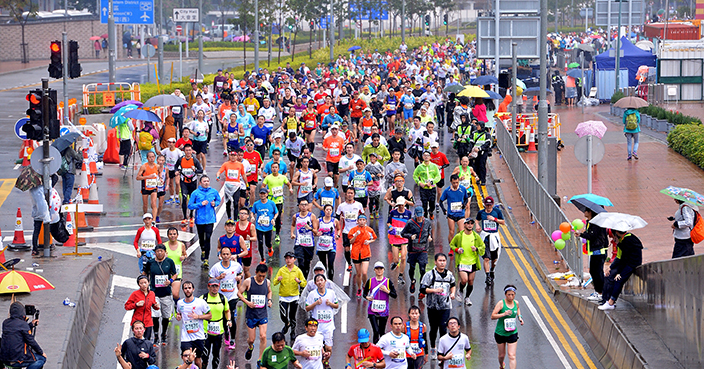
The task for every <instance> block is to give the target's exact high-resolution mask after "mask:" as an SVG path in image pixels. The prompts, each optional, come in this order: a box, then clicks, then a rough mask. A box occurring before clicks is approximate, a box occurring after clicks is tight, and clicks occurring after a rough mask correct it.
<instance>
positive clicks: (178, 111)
mask: <svg viewBox="0 0 704 369" xmlns="http://www.w3.org/2000/svg"><path fill="white" fill-rule="evenodd" d="M171 112H172V113H174V114H181V107H180V106H172V107H171Z"/></svg>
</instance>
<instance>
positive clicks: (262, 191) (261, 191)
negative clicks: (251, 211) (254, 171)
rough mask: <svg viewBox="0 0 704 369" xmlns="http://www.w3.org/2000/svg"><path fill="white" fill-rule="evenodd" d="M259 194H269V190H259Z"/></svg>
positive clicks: (264, 188)
mask: <svg viewBox="0 0 704 369" xmlns="http://www.w3.org/2000/svg"><path fill="white" fill-rule="evenodd" d="M259 193H269V190H267V188H266V187H262V188H260V189H259Z"/></svg>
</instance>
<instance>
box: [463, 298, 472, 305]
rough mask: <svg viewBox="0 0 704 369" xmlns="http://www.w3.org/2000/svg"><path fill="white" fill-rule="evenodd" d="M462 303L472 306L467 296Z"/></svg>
mask: <svg viewBox="0 0 704 369" xmlns="http://www.w3.org/2000/svg"><path fill="white" fill-rule="evenodd" d="M464 304H465V305H467V306H472V300H470V299H469V297H465V298H464Z"/></svg>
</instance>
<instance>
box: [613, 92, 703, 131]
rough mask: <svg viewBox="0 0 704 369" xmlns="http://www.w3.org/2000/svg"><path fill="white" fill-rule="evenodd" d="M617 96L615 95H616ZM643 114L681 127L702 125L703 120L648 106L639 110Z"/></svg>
mask: <svg viewBox="0 0 704 369" xmlns="http://www.w3.org/2000/svg"><path fill="white" fill-rule="evenodd" d="M614 95H615V94H614ZM638 111H640V113H641V114H647V115H649V116H651V117H653V118H656V119H662V120H666V121H668V122H669V123H672V124H675V125H680V124H702V121H701V119H699V118H697V117H692V116H689V115H684V114H682V113H680V112H678V111H672V110H667V109H663V108H661V107H659V106H655V105H648V106H646V107H643V108H640V109H638Z"/></svg>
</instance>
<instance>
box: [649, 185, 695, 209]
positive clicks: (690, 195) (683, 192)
mask: <svg viewBox="0 0 704 369" xmlns="http://www.w3.org/2000/svg"><path fill="white" fill-rule="evenodd" d="M660 193H664V194H665V195H667V196H670V197H672V198H673V199H677V200H681V201H684V202H686V203H688V204H690V205H694V206H704V196H702V195H700V194H699V193H697V192H694V191H692V190H690V189H689V188H683V187H674V186H670V187H668V188H664V189H662V190H660Z"/></svg>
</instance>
